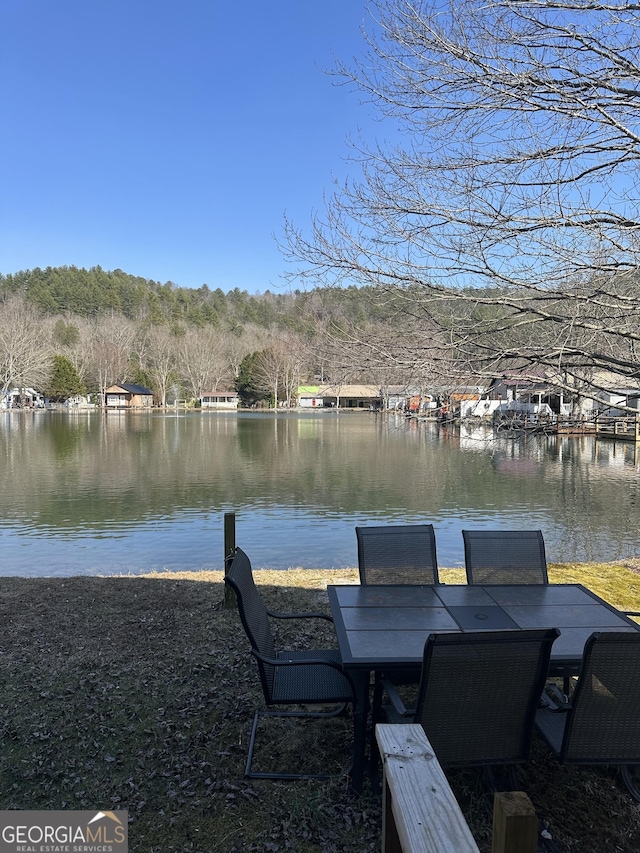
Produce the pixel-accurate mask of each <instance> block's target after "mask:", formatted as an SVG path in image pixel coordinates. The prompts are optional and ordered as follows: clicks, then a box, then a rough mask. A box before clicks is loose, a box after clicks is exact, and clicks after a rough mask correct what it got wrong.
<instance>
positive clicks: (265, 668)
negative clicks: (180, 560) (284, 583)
mask: <svg viewBox="0 0 640 853" xmlns="http://www.w3.org/2000/svg"><path fill="white" fill-rule="evenodd" d="M224 580H225V583H227V584H229V586H230V587H231V588H232V589H233V591H234V592H235V594H236V599H237V601H238V611H239V613H240V619H241V620H242V625H243V627H244V630H245V632H246V634H247V636H248V638H249V642H250V643H251V648H252V649H255V650H256V651H258V652H260V653H261V654H262V655H264V656H265V657H269V658H275V657H276V650H275V645H274V642H273V634H272V632H271V626H270V624H269V614H268V611H267V608H266V606H265V603H264V601H263V600H262V597H261V596H260V593H259V592H258V589H257V587H256V585H255V582H254V580H253V572H252V570H251V562H250V560H249V557H248V556H247V555H246V554H245V552H244V551H243V550H242V549H241V548H237V549H236V552H235V554H234V556H233V560H232V561H231V565H230V566H229V568H228V569H227V572H226V574H225V578H224ZM256 660H257V662H258V669H259V670H260V679H261V681H262V689H263V691H264V696H265V699H266V700H267V702H270V700H271V696H272V694H273V681H274V677H275V667H274V666H271V665H269V664H266V663H264V662H263V661H261V660H260V659H259V658H256Z"/></svg>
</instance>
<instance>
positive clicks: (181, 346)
mask: <svg viewBox="0 0 640 853" xmlns="http://www.w3.org/2000/svg"><path fill="white" fill-rule="evenodd" d="M178 367H179V369H180V372H181V374H182V375H183V376H184V378H185V382H186V384H187V387H188V388H189V391H190V393H191V395H192V397H193V398H194V399H198V398H199V397H200V396H202V394H203V393H204V392H205V391H215V389H216V388H217V387H218V386H219V385H220V384H221V383H222V382H223V380H225V379H228V377H229V375H230V373H231V367H230V364H229V358H228V355H227V351H226V343H225V338H224V336H223V334H222V333H221V332H220V331H219V330H218V329H215V328H212V327H205V328H204V329H191V330H189V331H188V332H187V333H186V334H185V335H184V337H183V338H182V339H181V340H180V341H179V342H178Z"/></svg>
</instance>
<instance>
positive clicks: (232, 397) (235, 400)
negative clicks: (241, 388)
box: [200, 388, 240, 411]
mask: <svg viewBox="0 0 640 853" xmlns="http://www.w3.org/2000/svg"><path fill="white" fill-rule="evenodd" d="M239 405H240V398H239V397H238V393H237V391H232V390H231V389H230V388H217V389H216V390H215V391H205V393H204V394H203V395H202V396H201V397H200V408H201V409H212V410H214V411H221V410H223V411H235V410H236V409H237V408H238V406H239Z"/></svg>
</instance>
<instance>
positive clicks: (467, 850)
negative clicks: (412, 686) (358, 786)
mask: <svg viewBox="0 0 640 853" xmlns="http://www.w3.org/2000/svg"><path fill="white" fill-rule="evenodd" d="M376 740H377V743H378V749H379V751H380V755H381V757H382V765H383V792H382V853H478V846H477V844H476V842H475V841H474V838H473V835H472V834H471V830H470V829H469V826H468V824H467V822H466V820H465V818H464V815H463V814H462V811H461V809H460V806H459V805H458V802H457V800H456V798H455V796H454V793H453V791H452V790H451V788H450V787H449V783H448V781H447V778H446V776H445V775H444V772H443V770H442V767H441V766H440V763H439V762H438V759H437V758H436V756H435V753H434V751H433V749H432V748H431V744H430V743H429V740H428V738H427V736H426V735H425V733H424V729H423V728H422V726H420V725H415V724H407V725H387V724H384V723H380V724H378V725H377V726H376ZM537 844H538V822H537V818H536V814H535V810H534V808H533V805H532V804H531V801H530V800H529V798H528V796H527V795H526V794H525V793H523V792H522V791H513V792H507V793H501V794H496V795H495V799H494V814H493V839H492V848H491V850H492V853H535V851H536V850H537Z"/></svg>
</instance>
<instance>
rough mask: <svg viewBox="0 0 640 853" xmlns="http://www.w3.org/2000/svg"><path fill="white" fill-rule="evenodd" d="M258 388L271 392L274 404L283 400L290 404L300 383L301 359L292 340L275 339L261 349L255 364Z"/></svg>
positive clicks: (276, 404)
mask: <svg viewBox="0 0 640 853" xmlns="http://www.w3.org/2000/svg"><path fill="white" fill-rule="evenodd" d="M254 377H255V384H256V388H257V389H258V390H261V391H267V392H270V393H271V396H272V397H273V400H274V405H275V406H276V407H277V406H278V401H280V400H283V401H284V402H285V405H287V406H290V405H291V400H292V398H293V395H294V393H295V391H296V389H297V387H298V385H299V383H300V371H299V360H298V359H297V358H296V350H295V349H294V348H292V346H291V343H290V341H287V340H277V339H276V340H273V341H272V342H271V343H270V345H269V346H268V347H267V348H266V349H264V350H261V351H260V352H259V353H258V356H257V358H256V361H255V365H254Z"/></svg>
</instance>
